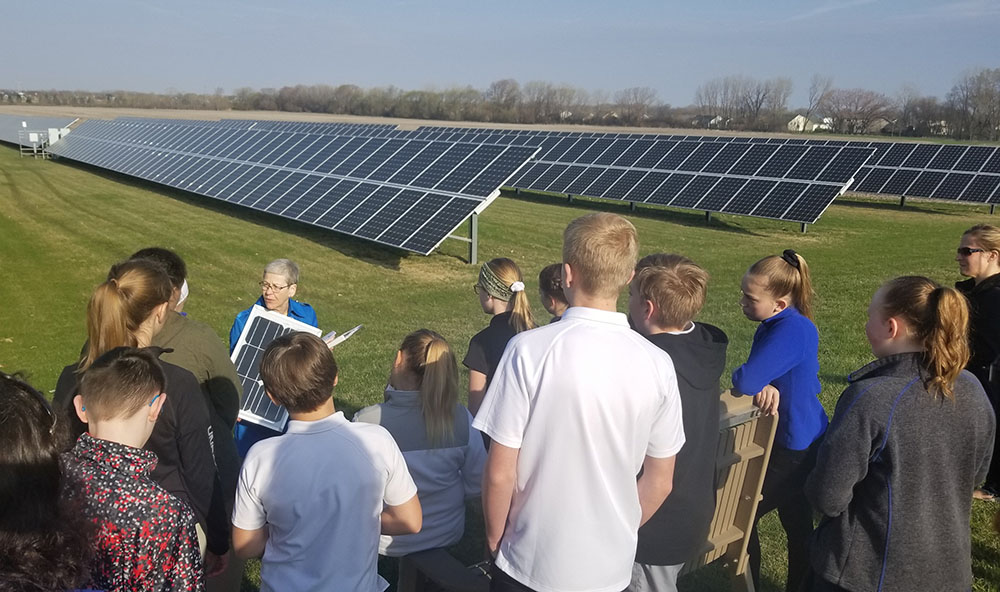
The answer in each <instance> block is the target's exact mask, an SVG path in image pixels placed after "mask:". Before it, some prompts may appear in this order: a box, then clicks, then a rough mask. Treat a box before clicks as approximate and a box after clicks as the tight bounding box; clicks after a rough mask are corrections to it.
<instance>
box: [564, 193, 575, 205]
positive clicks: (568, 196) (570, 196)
mask: <svg viewBox="0 0 1000 592" xmlns="http://www.w3.org/2000/svg"><path fill="white" fill-rule="evenodd" d="M566 202H567V203H573V194H572V193H567V194H566Z"/></svg>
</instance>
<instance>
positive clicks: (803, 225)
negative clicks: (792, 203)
mask: <svg viewBox="0 0 1000 592" xmlns="http://www.w3.org/2000/svg"><path fill="white" fill-rule="evenodd" d="M806 228H809V225H808V224H806V223H805V222H803V223H802V234H805V233H806Z"/></svg>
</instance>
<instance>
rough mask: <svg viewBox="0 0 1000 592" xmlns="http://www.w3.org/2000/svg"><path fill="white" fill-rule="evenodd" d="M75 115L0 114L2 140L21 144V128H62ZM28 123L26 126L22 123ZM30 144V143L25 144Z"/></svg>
mask: <svg viewBox="0 0 1000 592" xmlns="http://www.w3.org/2000/svg"><path fill="white" fill-rule="evenodd" d="M74 121H76V118H75V117H34V116H30V115H0V142H7V143H8V144H15V145H18V144H21V143H22V140H21V137H20V132H21V130H25V131H33V132H39V131H48V130H49V128H57V129H62V128H64V127H69V126H70V125H71V124H72V123H73V122H74ZM22 122H23V123H26V124H27V125H26V126H22V125H21V124H22ZM25 145H29V146H30V144H27V143H26V144H25Z"/></svg>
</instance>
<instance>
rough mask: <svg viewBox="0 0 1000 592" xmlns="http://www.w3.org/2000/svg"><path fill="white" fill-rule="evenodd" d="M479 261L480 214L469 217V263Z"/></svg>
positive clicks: (472, 263) (473, 263)
mask: <svg viewBox="0 0 1000 592" xmlns="http://www.w3.org/2000/svg"><path fill="white" fill-rule="evenodd" d="M478 262H479V214H472V217H471V218H469V264H470V265H475V264H476V263H478Z"/></svg>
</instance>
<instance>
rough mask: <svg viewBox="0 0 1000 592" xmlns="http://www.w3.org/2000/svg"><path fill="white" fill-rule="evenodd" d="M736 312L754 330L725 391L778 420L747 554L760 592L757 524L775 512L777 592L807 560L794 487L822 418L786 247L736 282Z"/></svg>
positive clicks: (813, 356)
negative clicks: (779, 563) (783, 544)
mask: <svg viewBox="0 0 1000 592" xmlns="http://www.w3.org/2000/svg"><path fill="white" fill-rule="evenodd" d="M742 290H743V296H742V298H740V306H741V307H742V308H743V314H744V315H746V317H747V318H748V319H750V320H751V321H757V322H759V323H760V326H759V327H757V332H756V333H754V336H753V345H752V346H751V348H750V356H749V358H747V361H746V363H744V364H743V365H742V366H740V367H739V368H737V369H736V370H735V371H734V372H733V388H734V389H735V390H736V391H738V392H740V393H743V394H745V395H750V396H753V397H754V404H755V405H757V406H758V407H760V408H761V411H762V412H764V413H769V414H774V413H777V414H778V427H777V431H776V432H775V435H774V445H773V447H772V449H771V458H770V460H769V462H768V465H767V472H766V473H765V475H764V485H763V489H762V490H761V498H762V499H761V501H760V503H759V504H758V506H757V515H756V517H755V518H754V525H753V529H752V530H751V532H750V542H749V545H748V548H747V553H748V554H749V555H750V569H751V571H752V574H753V578H754V587H755V588H757V589H760V585H759V584H760V538H759V535H758V532H757V522H758V521H759V520H760V518H761V517H762V516H764V515H765V514H767V513H768V512H770V511H771V510H775V509H777V510H778V517H779V518H780V519H781V525H782V527H783V528H784V529H785V532H786V533H787V535H788V580H787V581H786V583H785V590H786V591H788V592H793V591H795V590H798V589H799V586H800V585H801V583H802V580H803V578H804V577H805V574H806V570H807V568H808V561H809V537H810V536H811V535H812V531H813V515H812V510H811V509H810V508H809V503H808V502H807V501H806V499H805V497H804V495H803V493H802V486H803V484H804V483H805V479H806V476H807V475H808V474H809V471H810V470H811V469H812V466H813V464H814V463H815V459H816V449H817V448H818V446H819V442H820V439H821V438H822V437H823V432H825V431H826V426H827V421H828V420H827V417H826V411H825V410H824V409H823V405H822V404H821V403H820V402H819V399H818V398H817V395H818V394H819V392H820V384H819V378H818V377H817V374H818V372H819V358H818V352H819V332H818V331H817V330H816V326H815V325H814V324H813V322H812V298H813V295H812V294H813V292H812V282H811V279H810V277H809V266H808V265H807V264H806V260H805V259H803V258H802V256H801V255H799V254H797V253H796V252H795V251H793V250H791V249H787V250H785V252H784V253H782V254H781V255H780V256H778V255H772V256H770V257H765V258H763V259H761V260H760V261H758V262H756V263H754V264H753V266H751V267H750V269H749V270H748V271H747V272H746V274H745V275H744V276H743V283H742Z"/></svg>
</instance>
